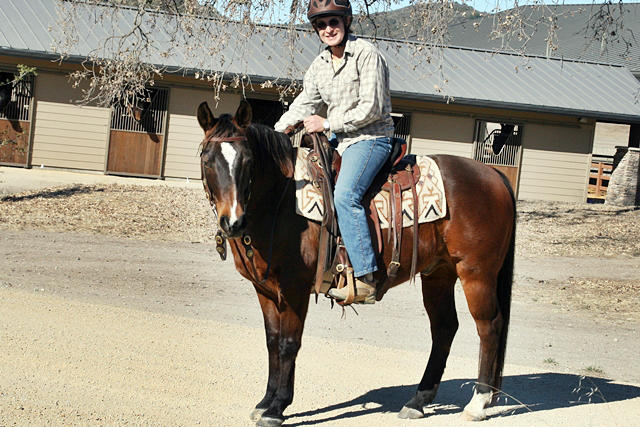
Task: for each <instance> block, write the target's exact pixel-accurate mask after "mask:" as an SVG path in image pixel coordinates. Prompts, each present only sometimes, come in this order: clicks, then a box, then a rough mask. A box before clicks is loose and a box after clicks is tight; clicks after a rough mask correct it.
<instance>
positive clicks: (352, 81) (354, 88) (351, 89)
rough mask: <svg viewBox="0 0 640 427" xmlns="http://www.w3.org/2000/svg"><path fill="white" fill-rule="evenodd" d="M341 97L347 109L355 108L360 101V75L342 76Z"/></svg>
mask: <svg viewBox="0 0 640 427" xmlns="http://www.w3.org/2000/svg"><path fill="white" fill-rule="evenodd" d="M340 95H341V97H343V102H342V104H344V106H345V107H346V109H347V110H348V109H350V108H353V107H354V106H355V105H357V104H358V101H359V99H360V79H359V78H358V75H354V74H344V75H342V76H340Z"/></svg>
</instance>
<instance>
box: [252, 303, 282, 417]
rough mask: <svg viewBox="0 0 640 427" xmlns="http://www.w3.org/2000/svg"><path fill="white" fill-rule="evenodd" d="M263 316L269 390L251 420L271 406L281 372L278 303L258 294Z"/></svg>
mask: <svg viewBox="0 0 640 427" xmlns="http://www.w3.org/2000/svg"><path fill="white" fill-rule="evenodd" d="M258 300H259V301H260V308H261V309H262V316H263V318H264V329H265V333H266V336H267V351H268V352H269V378H268V380H267V391H266V392H265V394H264V397H263V398H262V400H261V401H260V402H259V403H258V404H257V405H256V407H255V409H254V410H253V411H252V412H251V420H252V421H258V420H259V419H260V417H262V414H263V413H264V412H265V411H266V410H267V409H268V408H269V406H271V402H273V399H274V397H275V395H276V388H277V385H278V377H279V372H280V350H279V341H280V313H279V312H278V310H277V308H276V304H275V303H274V302H273V301H272V300H271V299H269V298H267V297H265V296H264V295H262V294H258Z"/></svg>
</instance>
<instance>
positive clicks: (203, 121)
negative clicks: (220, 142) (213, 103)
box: [198, 101, 216, 132]
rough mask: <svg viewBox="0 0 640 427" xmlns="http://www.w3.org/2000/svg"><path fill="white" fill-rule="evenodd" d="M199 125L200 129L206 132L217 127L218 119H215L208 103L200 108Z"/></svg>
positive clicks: (204, 103)
mask: <svg viewBox="0 0 640 427" xmlns="http://www.w3.org/2000/svg"><path fill="white" fill-rule="evenodd" d="M198 123H200V127H201V128H202V130H203V131H205V132H207V131H208V130H209V129H211V128H212V127H214V126H215V125H216V118H215V117H213V113H212V112H211V110H210V109H209V104H207V102H206V101H205V102H203V103H202V104H200V105H199V106H198Z"/></svg>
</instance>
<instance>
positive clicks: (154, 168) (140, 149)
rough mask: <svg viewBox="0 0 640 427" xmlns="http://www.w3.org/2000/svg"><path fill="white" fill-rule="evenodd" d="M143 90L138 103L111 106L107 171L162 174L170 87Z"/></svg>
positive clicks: (142, 174)
mask: <svg viewBox="0 0 640 427" xmlns="http://www.w3.org/2000/svg"><path fill="white" fill-rule="evenodd" d="M146 92H147V93H146V99H144V100H142V102H141V103H139V104H138V106H137V107H134V108H131V107H126V106H125V105H123V104H117V105H114V106H113V107H112V111H111V130H110V135H109V153H108V156H107V166H106V172H107V173H110V174H117V175H134V176H146V177H155V178H158V177H160V176H162V159H163V158H164V146H165V132H166V121H167V104H168V95H169V91H168V89H165V88H149V89H147V90H146Z"/></svg>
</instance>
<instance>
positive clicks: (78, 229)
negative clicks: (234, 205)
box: [0, 174, 640, 426]
mask: <svg viewBox="0 0 640 427" xmlns="http://www.w3.org/2000/svg"><path fill="white" fill-rule="evenodd" d="M123 182H124V180H123ZM13 184H15V182H14V183H13ZM5 185H6V182H5ZM2 186H3V182H2V175H1V174H0V189H1V188H2ZM1 193H2V192H0V194H1ZM518 211H519V222H518V238H517V259H516V278H515V279H516V280H515V286H514V296H513V308H512V313H513V314H512V323H511V328H510V342H509V346H508V355H507V366H506V368H505V382H504V392H505V395H504V396H503V400H502V401H501V404H500V405H498V406H496V407H495V408H492V414H493V416H492V417H491V418H490V419H489V420H488V421H487V424H491V425H493V424H500V425H507V424H508V425H513V424H516V425H548V424H557V423H561V422H564V423H567V424H570V425H627V424H632V423H634V422H636V421H637V419H639V417H640V372H639V371H638V370H637V367H636V364H637V354H638V352H639V351H640V337H639V331H640V304H639V303H640V280H639V278H638V276H637V271H638V269H639V268H640V256H639V255H640V241H639V240H640V239H638V238H637V236H638V235H640V234H639V233H638V231H640V227H639V225H640V211H638V210H634V209H621V208H612V207H608V206H601V205H581V204H579V205H573V204H566V203H552V204H542V203H533V202H522V203H520V205H519V208H518ZM214 232H215V225H214V223H213V220H212V215H211V214H210V211H209V207H208V204H207V202H206V200H205V199H204V196H203V192H202V190H201V189H199V188H193V187H188V188H184V187H180V186H166V185H153V186H142V185H122V184H92V185H86V184H67V185H63V186H53V187H50V186H45V187H41V188H37V189H33V190H30V191H23V192H15V191H12V192H9V193H8V194H7V192H5V195H3V196H0V272H2V275H1V276H0V348H1V349H2V350H1V351H0V425H24V424H36V425H43V424H54V425H59V424H65V425H66V424H70V425H105V424H106V425H113V424H118V425H120V424H143V425H149V424H150V425H194V424H206V425H225V426H227V425H228V426H235V425H250V424H251V423H250V422H249V420H248V413H249V411H250V409H251V408H252V406H253V405H255V403H256V402H257V401H258V400H259V399H260V398H261V394H262V393H263V391H264V387H265V383H266V349H265V346H264V332H263V330H262V319H261V314H260V310H259V307H258V304H257V301H256V298H255V295H254V293H253V290H252V289H251V287H250V286H249V285H248V283H247V282H246V281H244V280H243V279H241V278H240V276H239V275H238V274H237V273H236V272H235V271H234V269H233V266H232V265H231V263H230V262H229V261H227V262H222V261H220V260H219V258H218V257H217V255H216V253H215V248H214V245H213V244H212V236H213V233H214ZM420 298H421V297H420V293H419V290H418V288H416V287H413V288H412V287H410V286H408V285H403V286H401V287H399V288H397V289H394V290H392V291H391V292H389V294H388V295H386V296H385V298H384V300H383V301H382V302H381V303H379V304H376V305H374V306H372V307H363V308H359V309H358V315H355V313H353V312H351V311H348V312H347V313H346V318H343V316H342V313H341V312H340V311H339V310H337V309H333V310H331V309H330V306H329V304H328V302H327V301H324V300H322V299H321V300H320V301H319V303H318V304H312V307H311V309H310V314H309V318H308V320H307V327H306V333H305V338H304V343H303V349H302V350H301V353H300V356H299V359H298V370H297V376H296V396H295V398H294V402H293V404H292V406H291V407H290V408H289V409H288V410H287V411H286V412H285V415H287V416H289V417H290V418H289V419H288V421H287V425H344V426H352V425H358V426H359V425H362V426H365V425H367V426H370V425H385V426H386V425H403V426H404V425H408V424H410V425H418V423H422V422H429V423H430V425H451V424H452V423H453V424H460V423H461V422H462V421H461V419H460V418H459V413H460V411H461V408H462V407H463V406H464V404H465V403H466V402H467V401H468V399H469V398H470V396H471V393H472V382H473V378H474V377H475V375H476V369H477V352H478V339H477V335H476V333H475V327H474V324H473V322H472V320H471V318H470V316H469V313H468V310H467V309H466V304H465V301H464V295H463V294H462V292H461V289H460V287H458V288H457V290H456V299H457V307H458V311H459V316H460V320H461V326H460V330H459V332H458V334H457V336H456V340H455V341H454V345H453V347H452V353H451V357H450V360H449V363H448V367H447V370H446V371H445V377H444V379H443V383H442V385H441V389H440V393H439V395H438V397H437V398H436V402H435V403H434V404H433V405H431V406H430V407H429V408H428V411H429V412H432V413H433V416H430V417H429V418H428V420H425V421H415V422H408V421H405V420H399V419H397V418H396V417H395V413H396V412H397V411H398V410H399V409H400V408H401V406H402V404H403V403H404V402H405V401H406V400H408V399H409V398H410V397H411V395H412V393H413V392H414V391H415V384H416V383H417V381H418V380H419V379H420V376H421V375H422V371H423V370H424V365H425V362H426V358H427V354H428V349H429V345H430V340H429V338H428V320H427V318H426V315H425V313H424V309H423V308H422V307H421V304H420V303H419V300H420ZM344 372H349V373H348V374H346V375H345V374H344ZM634 384H637V385H634Z"/></svg>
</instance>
